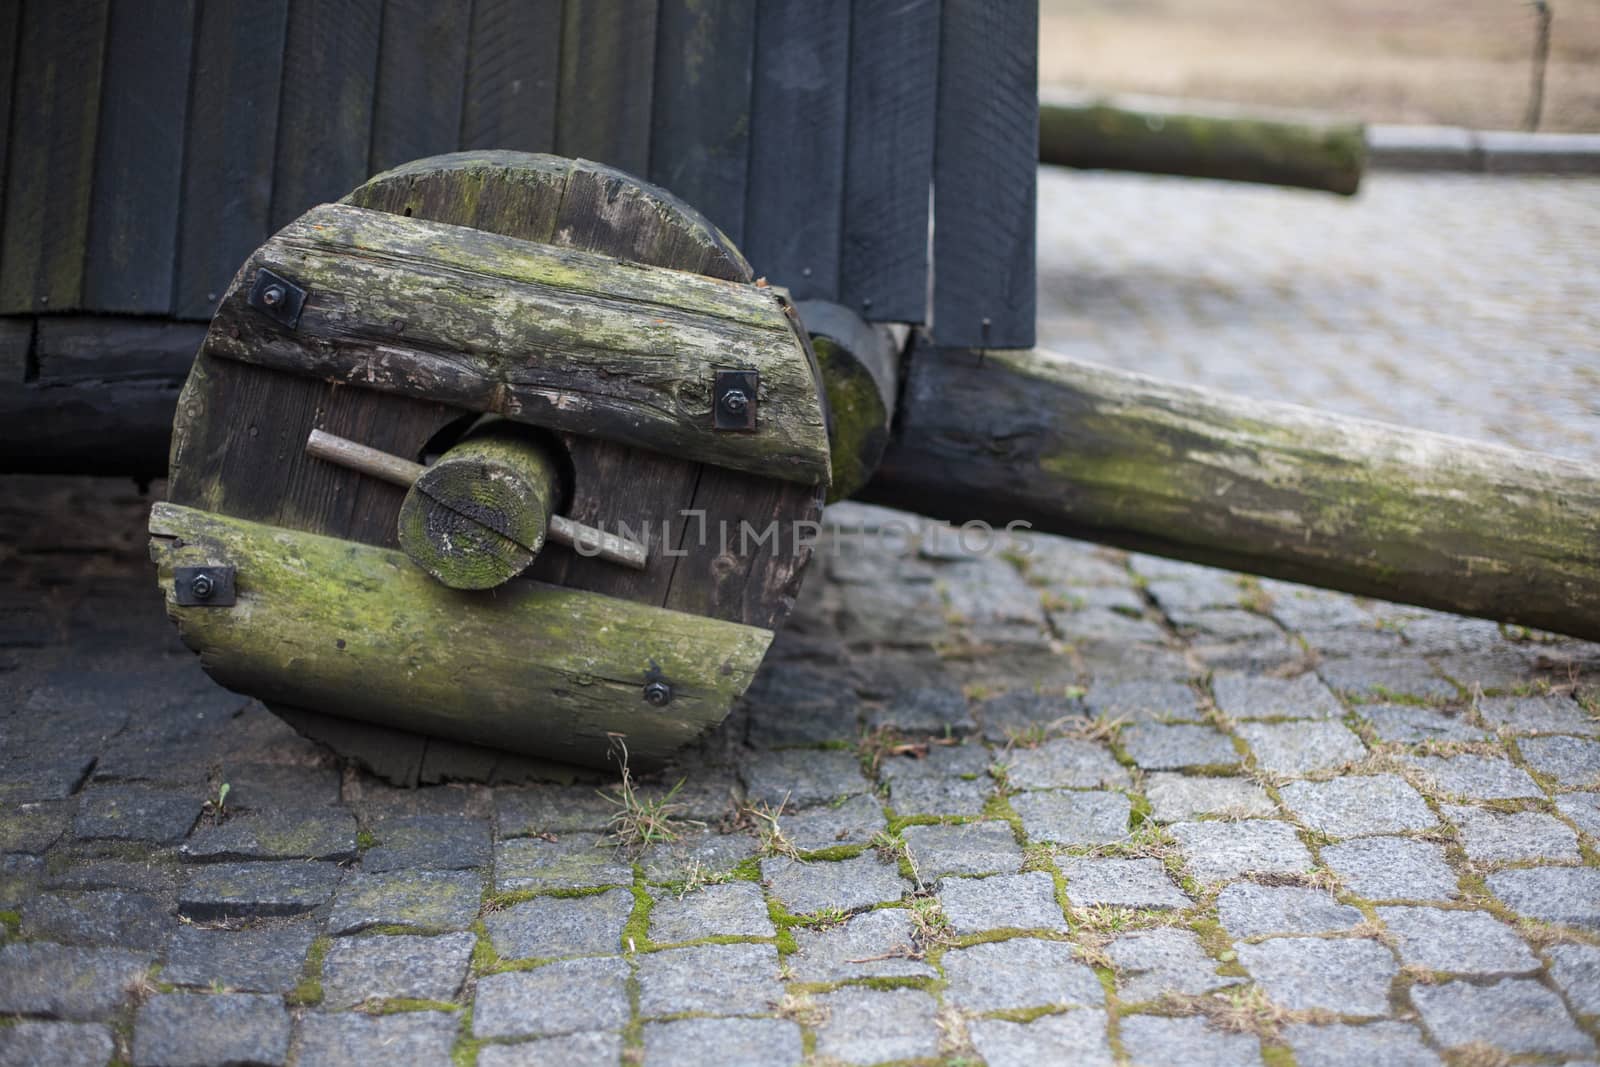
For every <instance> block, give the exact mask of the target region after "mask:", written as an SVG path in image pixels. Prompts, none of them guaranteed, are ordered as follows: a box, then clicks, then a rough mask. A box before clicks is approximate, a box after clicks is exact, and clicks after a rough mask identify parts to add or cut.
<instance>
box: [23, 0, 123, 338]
mask: <svg viewBox="0 0 1600 1067" xmlns="http://www.w3.org/2000/svg"><path fill="white" fill-rule="evenodd" d="M13 2H15V0H13ZM109 6H110V4H109V0H28V2H27V3H25V4H23V5H22V14H21V18H20V29H19V34H18V38H17V66H16V74H15V83H14V84H15V88H14V92H15V94H16V95H15V99H14V100H13V102H12V111H11V127H10V136H9V138H8V141H9V144H8V147H7V151H6V157H7V165H6V197H5V220H4V221H5V225H4V231H3V232H0V314H3V315H12V314H21V313H25V312H32V311H52V312H54V311H71V310H74V309H76V308H78V307H79V306H81V305H82V303H83V263H84V255H85V251H86V249H87V246H88V238H89V203H90V196H91V191H92V188H93V182H94V159H95V139H96V135H97V131H98V128H99V115H100V88H101V75H102V69H103V68H102V60H103V58H104V55H105V43H106V27H107V23H108V21H109Z"/></svg>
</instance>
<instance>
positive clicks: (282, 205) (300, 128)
mask: <svg viewBox="0 0 1600 1067" xmlns="http://www.w3.org/2000/svg"><path fill="white" fill-rule="evenodd" d="M382 15H383V0H341V2H339V3H327V2H322V3H306V2H303V0H302V2H298V3H291V4H290V5H289V32H288V37H287V41H286V45H285V48H284V61H283V94H282V96H281V98H280V104H279V111H278V153H277V164H276V166H275V167H274V169H273V178H272V228H273V229H278V228H280V227H282V226H284V225H286V224H287V223H289V222H290V221H292V220H293V219H294V218H295V217H296V216H298V215H300V214H301V213H302V212H303V211H305V210H306V209H307V208H310V207H313V206H315V205H317V204H322V203H327V202H330V201H334V200H337V199H339V198H340V197H341V196H343V195H344V194H345V193H348V192H349V191H350V190H351V189H354V188H355V187H356V186H357V185H360V184H361V183H362V182H363V181H365V180H366V178H367V175H368V166H367V149H368V147H369V144H370V141H371V138H372V105H373V97H374V89H375V85H376V81H377V74H378V39H379V27H380V25H381V23H382Z"/></svg>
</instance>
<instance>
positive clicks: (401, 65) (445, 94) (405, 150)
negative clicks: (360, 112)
mask: <svg viewBox="0 0 1600 1067" xmlns="http://www.w3.org/2000/svg"><path fill="white" fill-rule="evenodd" d="M471 16H472V3H471V0H386V2H385V5H384V9H383V37H382V44H381V46H380V48H379V50H378V96H377V101H376V103H375V105H374V108H373V117H372V156H371V161H370V163H371V167H372V169H373V170H374V171H380V170H388V169H389V168H390V167H393V166H396V165H398V164H401V163H405V162H408V161H410V160H413V159H420V158H421V157H423V156H436V155H439V154H440V153H441V152H454V151H455V150H456V148H457V146H458V145H459V143H460V139H461V97H462V85H463V82H464V81H465V78H466V68H467V29H468V27H469V25H470V24H471V20H472V19H471Z"/></svg>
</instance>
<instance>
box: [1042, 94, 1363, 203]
mask: <svg viewBox="0 0 1600 1067" xmlns="http://www.w3.org/2000/svg"><path fill="white" fill-rule="evenodd" d="M1366 151H1367V149H1366V134H1365V131H1364V129H1363V128H1362V126H1361V124H1360V123H1358V122H1348V121H1342V120H1338V119H1331V118H1323V117H1319V116H1316V115H1307V114H1296V113H1279V112H1272V111H1263V110H1252V109H1245V108H1235V107H1230V106H1227V105H1200V104H1187V103H1186V104H1185V105H1184V108H1183V110H1182V111H1176V110H1173V107H1172V104H1171V102H1169V101H1164V100H1152V99H1148V98H1144V97H1138V96H1109V97H1108V96H1090V95H1084V94H1079V93H1069V92H1049V93H1045V94H1043V96H1042V97H1041V99H1040V101H1039V161H1040V162H1041V163H1052V164H1055V165H1057V166H1062V167H1078V168H1081V169H1085V170H1127V171H1138V172H1140V173H1144V174H1177V175H1182V176H1185V177H1191V178H1221V179H1225V180H1228V181H1237V182H1259V183H1263V184H1267V185H1289V186H1295V187H1299V188H1303V189H1320V190H1324V191H1326V192H1330V193H1340V194H1343V195H1345V196H1350V195H1353V194H1354V193H1355V192H1356V190H1357V189H1358V188H1359V187H1360V185H1361V172H1362V169H1363V167H1364V166H1365V163H1366Z"/></svg>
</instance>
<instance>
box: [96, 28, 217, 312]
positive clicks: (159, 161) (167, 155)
mask: <svg viewBox="0 0 1600 1067" xmlns="http://www.w3.org/2000/svg"><path fill="white" fill-rule="evenodd" d="M194 14H195V0H144V2H142V3H127V2H122V3H116V4H113V5H112V7H111V23H110V33H109V40H108V41H107V45H106V59H105V75H104V82H105V88H104V92H103V94H102V97H101V99H102V103H101V106H100V136H99V139H98V143H97V145H96V149H95V168H94V195H93V200H92V204H91V209H90V217H89V243H88V254H87V255H86V256H85V258H84V281H83V288H84V305H85V306H86V307H88V308H91V309H93V310H95V311H121V312H128V313H133V314H146V315H165V314H167V313H168V312H169V311H170V310H171V309H172V287H173V280H174V275H175V274H176V271H175V269H174V264H175V261H176V258H177V239H178V197H179V190H180V188H181V186H182V183H183V131H184V113H185V110H186V107H187V103H188V96H189V63H190V57H191V55H192V53H193V49H194Z"/></svg>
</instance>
